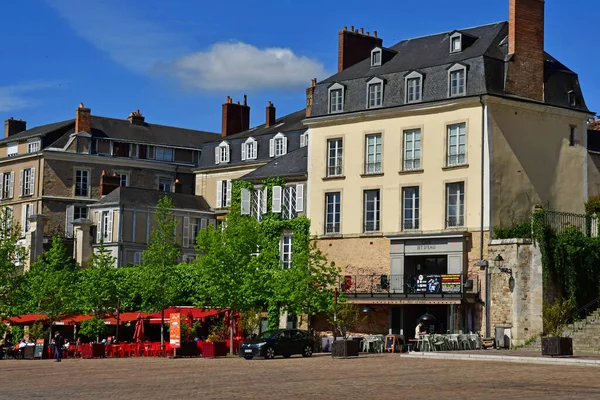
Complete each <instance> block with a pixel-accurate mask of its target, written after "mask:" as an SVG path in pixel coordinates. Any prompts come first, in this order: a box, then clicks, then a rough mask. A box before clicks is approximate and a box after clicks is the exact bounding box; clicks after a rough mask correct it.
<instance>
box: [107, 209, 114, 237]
mask: <svg viewBox="0 0 600 400" xmlns="http://www.w3.org/2000/svg"><path fill="white" fill-rule="evenodd" d="M112 229H113V211H112V210H110V211H109V212H108V228H107V229H106V242H107V243H112V242H113V236H112Z"/></svg>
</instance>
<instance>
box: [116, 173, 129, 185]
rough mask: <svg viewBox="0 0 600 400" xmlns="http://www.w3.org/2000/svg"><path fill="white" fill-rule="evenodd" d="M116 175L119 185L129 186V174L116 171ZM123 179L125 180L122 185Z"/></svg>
mask: <svg viewBox="0 0 600 400" xmlns="http://www.w3.org/2000/svg"><path fill="white" fill-rule="evenodd" d="M117 176H118V177H119V185H120V186H121V187H129V174H127V173H125V172H117ZM123 178H124V179H123ZM123 181H125V184H124V185H123Z"/></svg>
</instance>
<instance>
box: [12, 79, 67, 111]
mask: <svg viewBox="0 0 600 400" xmlns="http://www.w3.org/2000/svg"><path fill="white" fill-rule="evenodd" d="M56 85H57V84H56V83H50V82H25V83H21V84H17V85H10V86H0V112H8V111H15V110H21V109H23V108H29V107H33V106H35V105H38V104H39V103H40V102H39V100H37V99H35V98H34V97H33V93H32V92H35V91H38V90H42V89H47V88H51V87H55V86H56Z"/></svg>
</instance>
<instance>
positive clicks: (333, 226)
mask: <svg viewBox="0 0 600 400" xmlns="http://www.w3.org/2000/svg"><path fill="white" fill-rule="evenodd" d="M325 233H326V234H331V233H340V224H339V223H329V222H328V223H326V224H325Z"/></svg>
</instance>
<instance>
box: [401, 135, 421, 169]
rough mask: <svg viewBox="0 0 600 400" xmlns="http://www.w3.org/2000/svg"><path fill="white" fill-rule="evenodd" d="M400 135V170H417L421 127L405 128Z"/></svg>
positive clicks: (419, 160) (419, 161)
mask: <svg viewBox="0 0 600 400" xmlns="http://www.w3.org/2000/svg"><path fill="white" fill-rule="evenodd" d="M402 136H403V138H402V142H403V146H404V148H403V152H402V154H403V160H402V170H403V171H418V170H420V169H421V152H422V150H421V143H422V142H421V128H415V129H405V130H404V132H402Z"/></svg>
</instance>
